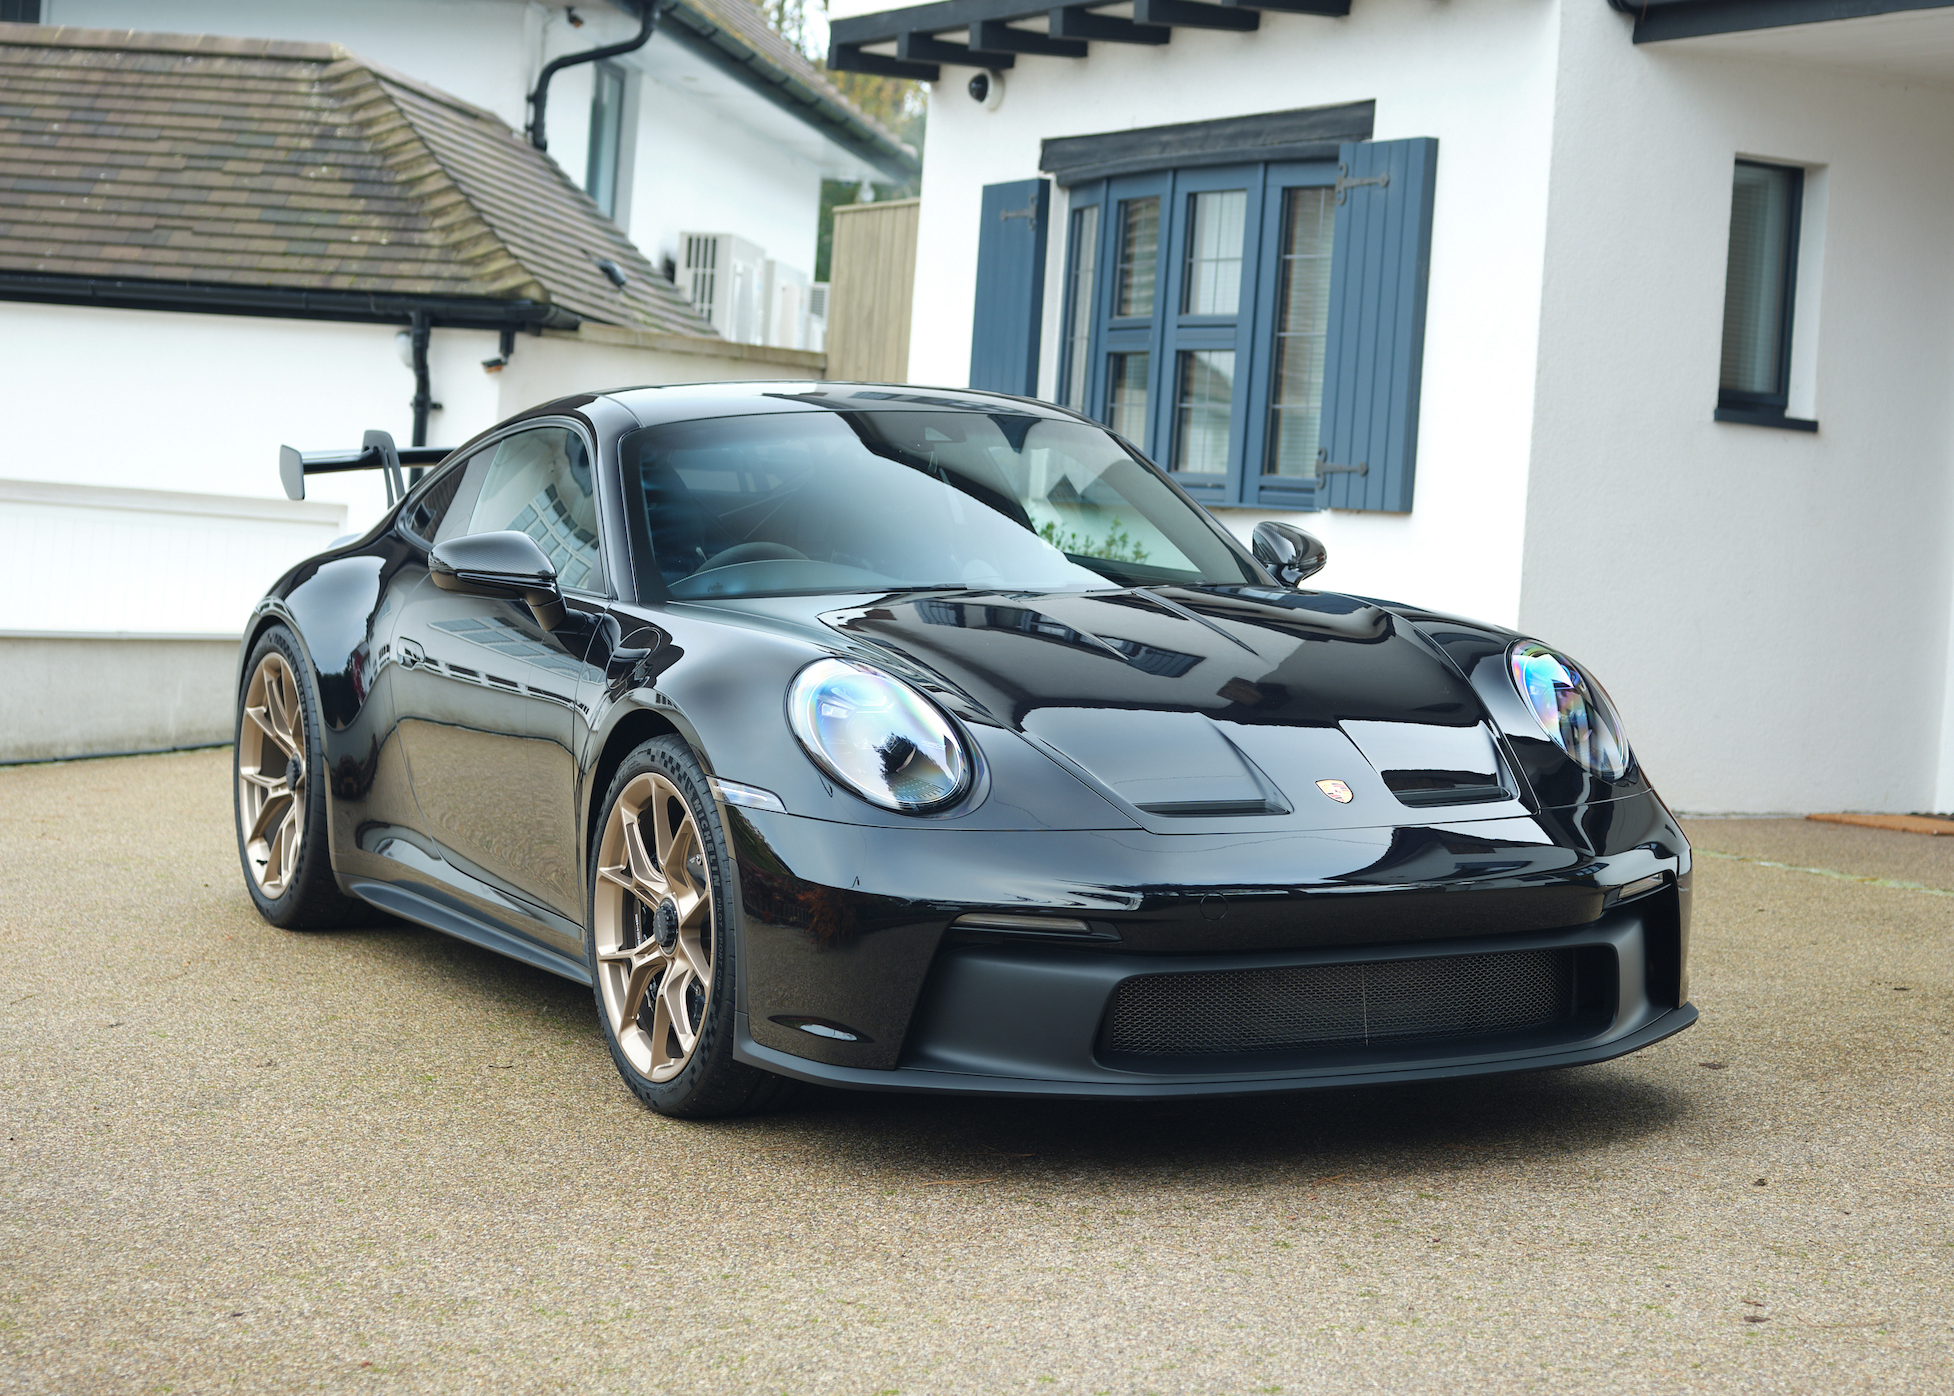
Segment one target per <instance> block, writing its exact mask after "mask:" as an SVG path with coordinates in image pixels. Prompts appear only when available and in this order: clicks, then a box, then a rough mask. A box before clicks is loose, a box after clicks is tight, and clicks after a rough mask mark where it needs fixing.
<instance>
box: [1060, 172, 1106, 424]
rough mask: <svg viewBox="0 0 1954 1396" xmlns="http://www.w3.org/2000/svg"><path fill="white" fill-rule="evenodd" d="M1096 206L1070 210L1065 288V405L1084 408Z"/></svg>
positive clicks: (1095, 263) (1089, 359)
mask: <svg viewBox="0 0 1954 1396" xmlns="http://www.w3.org/2000/svg"><path fill="white" fill-rule="evenodd" d="M1098 249H1099V205H1098V204H1087V205H1086V206H1085V207H1084V208H1081V209H1075V210H1073V213H1072V256H1071V262H1070V264H1071V268H1072V282H1071V285H1070V286H1069V287H1067V289H1066V300H1067V302H1068V311H1069V313H1068V315H1067V317H1066V323H1067V326H1068V333H1067V337H1066V341H1065V391H1064V393H1063V394H1062V396H1063V399H1064V402H1065V405H1066V406H1067V407H1069V408H1071V409H1072V410H1073V411H1074V412H1083V411H1085V410H1086V379H1087V376H1088V374H1087V370H1088V369H1090V368H1091V367H1092V357H1091V355H1092V286H1093V278H1094V277H1095V276H1097V275H1098V271H1099V258H1098V255H1097V254H1098Z"/></svg>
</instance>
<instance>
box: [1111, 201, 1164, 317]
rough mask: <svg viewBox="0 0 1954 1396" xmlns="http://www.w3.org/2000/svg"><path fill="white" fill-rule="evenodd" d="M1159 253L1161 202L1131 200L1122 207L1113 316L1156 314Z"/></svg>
mask: <svg viewBox="0 0 1954 1396" xmlns="http://www.w3.org/2000/svg"><path fill="white" fill-rule="evenodd" d="M1159 250H1160V199H1159V198H1158V197H1157V196H1156V197H1152V198H1146V199H1128V200H1127V201H1126V202H1125V203H1123V204H1121V205H1120V238H1119V292H1118V294H1117V295H1116V296H1115V297H1114V298H1113V301H1114V304H1113V314H1114V315H1117V316H1119V317H1121V318H1122V319H1124V318H1129V317H1132V316H1138V315H1151V314H1153V283H1154V275H1155V263H1156V261H1157V260H1158V257H1157V254H1158V253H1159Z"/></svg>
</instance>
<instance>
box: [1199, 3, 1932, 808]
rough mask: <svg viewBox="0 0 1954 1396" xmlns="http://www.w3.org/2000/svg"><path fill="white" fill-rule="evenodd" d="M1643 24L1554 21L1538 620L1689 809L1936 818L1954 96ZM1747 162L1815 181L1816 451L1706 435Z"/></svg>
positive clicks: (1807, 370) (1809, 405) (1529, 617)
mask: <svg viewBox="0 0 1954 1396" xmlns="http://www.w3.org/2000/svg"><path fill="white" fill-rule="evenodd" d="M1628 25H1629V21H1628V20H1627V19H1626V18H1625V17H1623V16H1620V15H1617V14H1614V13H1612V12H1611V11H1609V10H1608V9H1607V8H1606V7H1605V6H1603V5H1601V4H1600V3H1598V0H1597V3H1576V4H1572V5H1570V6H1569V7H1568V10H1567V13H1566V16H1565V18H1564V21H1563V31H1562V33H1563V53H1562V56H1561V60H1560V61H1561V70H1562V74H1563V76H1562V80H1561V83H1560V89H1559V100H1558V104H1557V109H1556V112H1555V141H1554V159H1553V197H1552V202H1551V206H1550V218H1549V224H1548V229H1549V231H1548V253H1547V266H1548V277H1547V283H1546V284H1547V294H1546V300H1545V304H1544V306H1543V312H1542V329H1541V345H1540V376H1539V385H1538V390H1537V395H1536V396H1537V400H1538V403H1539V407H1538V412H1537V418H1536V430H1535V435H1534V441H1533V447H1532V457H1533V470H1532V475H1531V482H1530V488H1529V493H1528V502H1527V510H1526V523H1527V528H1526V573H1525V582H1524V585H1523V588H1522V593H1521V605H1520V618H1521V621H1522V622H1523V624H1524V625H1525V627H1526V628H1527V629H1529V630H1531V631H1534V632H1537V633H1539V634H1541V635H1543V636H1545V637H1547V638H1549V639H1551V640H1552V641H1554V642H1555V643H1558V644H1562V645H1565V646H1566V647H1567V648H1568V649H1569V650H1571V651H1572V652H1573V653H1574V654H1575V655H1577V656H1578V657H1580V658H1582V659H1584V660H1586V661H1587V662H1589V663H1591V664H1593V665H1594V666H1595V668H1596V670H1597V671H1598V672H1599V673H1600V675H1601V676H1602V679H1603V681H1604V682H1606V683H1607V684H1608V685H1609V686H1610V689H1611V691H1612V693H1613V694H1614V696H1615V698H1616V699H1617V701H1618V702H1619V703H1620V705H1621V706H1622V707H1623V708H1624V709H1625V710H1626V713H1627V716H1628V721H1629V723H1630V736H1631V739H1632V740H1633V741H1634V742H1635V744H1636V747H1637V749H1638V750H1639V751H1640V752H1641V753H1642V756H1643V758H1644V760H1645V761H1646V762H1647V763H1648V766H1649V769H1650V770H1651V772H1652V773H1653V775H1654V777H1655V779H1656V780H1657V782H1658V783H1659V784H1660V786H1661V788H1662V789H1663V791H1664V792H1665V794H1666V795H1667V796H1668V797H1669V798H1670V799H1671V801H1672V803H1675V804H1677V805H1679V806H1680V807H1682V808H1685V809H1696V810H1715V809H1724V810H1739V811H1768V810H1799V809H1815V808H1820V809H1822V808H1831V809H1871V810H1900V811H1906V810H1919V809H1926V808H1939V809H1947V808H1950V807H1951V806H1954V771H1950V769H1949V766H1950V756H1954V741H1950V735H1954V734H1949V733H1948V732H1947V731H1946V729H1945V724H1946V721H1947V683H1948V680H1949V677H1950V674H1949V665H1948V660H1947V657H1946V656H1947V639H1948V626H1949V609H1948V600H1949V585H1950V580H1949V579H1950V564H1951V563H1954V558H1951V557H1950V553H1951V552H1954V528H1950V507H1949V506H1950V500H1949V490H1950V483H1951V481H1954V477H1951V476H1950V472H1949V445H1950V419H1949V386H1950V382H1954V354H1950V348H1951V347H1954V346H1951V344H1950V337H1951V336H1954V242H1951V241H1950V240H1949V238H1948V236H1947V229H1948V228H1949V227H1950V226H1954V92H1948V91H1945V90H1940V89H1936V88H1933V87H1927V86H1922V85H1918V84H1914V85H1908V84H1905V83H1902V82H1899V81H1880V80H1877V79H1874V78H1870V77H1861V76H1855V75H1852V74H1848V73H1843V72H1835V71H1831V70H1828V69H1825V68H1819V67H1806V66H1794V65H1791V64H1785V63H1774V62H1763V61H1756V60H1750V59H1745V58H1737V57H1731V56H1728V55H1727V54H1723V53H1718V54H1705V53H1698V52H1691V51H1688V50H1687V49H1678V48H1676V47H1673V46H1641V47H1636V46H1633V45H1631V44H1630V43H1629V41H1628V33H1627V29H1628ZM1176 41H1177V42H1178V39H1177V40H1176ZM1577 75H1578V76H1577ZM1740 155H1745V156H1755V157H1759V158H1764V159H1770V160H1778V161H1784V162H1788V163H1798V164H1807V165H1814V166H1818V167H1821V170H1820V173H1819V174H1818V175H1817V176H1815V177H1813V178H1811V180H1810V183H1811V186H1812V188H1813V189H1814V190H1815V191H1817V192H1820V193H1822V195H1823V197H1822V199H1821V200H1820V202H1821V203H1822V207H1821V208H1817V209H1814V208H1811V207H1809V206H1808V208H1807V211H1806V223H1807V228H1806V233H1807V236H1806V238H1805V240H1804V245H1803V248H1802V252H1801V262H1802V267H1801V270H1802V272H1803V273H1804V275H1803V277H1802V278H1801V282H1800V287H1799V299H1798V302H1797V312H1796V313H1797V326H1796V334H1797V337H1798V343H1797V345H1796V350H1795V354H1794V357H1795V358H1797V359H1799V360H1802V361H1803V368H1802V373H1801V376H1802V378H1803V380H1804V382H1803V383H1802V384H1795V385H1794V391H1796V390H1797V389H1799V388H1802V391H1803V396H1804V398H1805V401H1804V403H1803V404H1799V403H1797V402H1794V413H1796V412H1797V409H1798V408H1799V407H1800V406H1801V405H1802V406H1803V407H1804V408H1805V409H1806V412H1807V413H1808V414H1809V415H1811V416H1814V417H1816V419H1817V421H1818V423H1819V430H1818V432H1817V433H1816V434H1807V433H1801V432H1791V431H1784V430H1777V429H1770V428H1760V427H1752V426H1738V425H1730V424H1718V423H1715V422H1713V421H1712V420H1711V417H1710V414H1711V410H1712V408H1713V407H1714V406H1715V404H1716V392H1717V372H1718V364H1719V358H1720V353H1721V329H1722V312H1723V290H1724V271H1725V257H1726V249H1727V247H1728V228H1729V218H1730V184H1731V166H1732V162H1733V161H1734V160H1735V159H1736V158H1737V157H1738V156H1740ZM1442 162H1443V155H1441V166H1440V168H1441V169H1443V168H1444V166H1443V163H1442ZM1815 225H1822V226H1815ZM1427 355H1428V358H1427V364H1428V370H1427V371H1428V373H1429V371H1430V366H1431V365H1435V364H1437V363H1438V362H1439V360H1438V359H1437V358H1436V357H1435V353H1434V350H1433V349H1432V348H1428V349H1427ZM1428 381H1429V379H1428ZM1423 487H1424V482H1423V480H1422V479H1421V481H1420V489H1421V490H1422V489H1423ZM1937 777H1938V780H1939V788H1938V790H1937V789H1936V778H1937Z"/></svg>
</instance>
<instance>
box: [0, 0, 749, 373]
mask: <svg viewBox="0 0 1954 1396" xmlns="http://www.w3.org/2000/svg"><path fill="white" fill-rule="evenodd" d="M600 258H602V259H605V260H608V261H611V262H613V263H615V264H616V265H617V266H618V267H619V268H621V269H622V271H623V273H624V275H625V278H626V284H625V285H624V286H623V287H622V288H619V287H617V286H616V285H614V284H613V283H612V281H611V280H610V279H609V278H608V277H607V276H606V274H605V273H604V271H603V270H602V269H601V268H600V267H599V266H598V259H600ZM0 272H28V273H39V274H43V275H56V276H74V277H118V278H155V279H159V280H168V281H178V282H196V283H216V284H223V285H229V286H251V287H275V288H287V289H307V290H319V291H352V292H369V293H374V294H379V295H387V296H396V297H398V296H426V297H444V298H457V297H465V298H493V299H503V300H528V301H532V302H538V303H542V304H546V305H556V306H560V307H562V308H564V309H565V310H568V311H571V312H573V313H575V314H576V315H579V316H582V317H585V318H588V319H592V320H599V321H604V322H607V323H610V324H615V325H628V326H635V327H639V328H644V329H650V330H658V331H664V332H668V333H677V334H688V335H710V334H713V333H714V331H713V330H712V328H711V326H710V325H708V324H707V322H706V321H705V320H704V319H702V318H701V317H700V316H699V315H698V314H696V313H695V312H694V311H693V310H692V308H691V306H690V305H688V304H687V303H686V301H685V299H684V298H683V297H682V296H680V295H679V293H678V291H677V290H676V288H674V287H673V286H672V285H671V283H669V282H667V281H666V280H665V279H664V278H663V277H662V276H661V275H659V274H658V273H657V272H656V271H654V270H653V268H652V267H651V265H650V263H648V262H647V261H646V260H645V258H644V256H643V254H642V253H640V252H639V251H638V250H637V248H636V247H634V246H633V245H632V243H631V241H630V239H629V238H627V237H625V235H624V233H623V232H622V231H621V230H620V229H619V228H618V227H617V225H616V224H614V223H612V222H611V221H610V220H609V219H608V218H606V217H605V216H604V215H603V213H602V212H601V211H599V209H598V208H597V205H596V204H595V203H593V202H592V201H591V200H590V198H589V197H588V196H587V195H585V194H584V193H583V191H582V190H580V189H578V188H577V187H576V186H575V185H574V184H572V183H571V182H570V180H569V179H568V178H567V177H566V176H565V175H564V173H563V171H562V170H561V169H559V168H558V167H557V166H556V164H555V163H554V162H553V161H551V160H550V159H549V157H548V156H546V155H544V154H542V153H541V152H539V151H537V150H535V149H533V148H532V147H531V146H530V145H529V144H528V142H526V141H524V140H523V139H522V138H521V137H520V136H519V135H517V134H516V133H515V132H513V131H511V130H510V129H509V128H508V127H507V126H505V125H504V124H503V123H502V122H501V120H500V119H498V118H497V117H495V116H494V115H493V114H491V113H489V112H486V111H483V110H481V109H480V108H478V107H473V106H470V105H469V104H467V103H465V102H462V101H460V100H459V99H457V98H454V97H451V96H448V95H447V94H446V93H443V92H439V91H437V90H436V89H434V88H431V87H428V86H426V85H424V84H422V83H419V82H416V81H414V80H413V79H410V78H406V77H403V76H401V75H400V74H397V73H392V72H389V71H387V70H386V69H383V68H379V67H376V66H374V65H373V64H370V63H366V62H364V61H362V60H360V59H358V58H355V57H353V56H352V55H350V54H348V53H347V52H346V51H345V50H344V49H341V48H339V47H338V46H337V45H332V44H311V43H288V42H280V41H274V40H260V39H225V38H213V37H207V36H194V35H189V36H186V35H169V34H139V33H126V32H121V31H110V30H91V29H62V28H53V27H48V26H40V25H24V24H0Z"/></svg>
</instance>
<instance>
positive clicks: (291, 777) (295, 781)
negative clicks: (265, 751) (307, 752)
mask: <svg viewBox="0 0 1954 1396" xmlns="http://www.w3.org/2000/svg"><path fill="white" fill-rule="evenodd" d="M304 783H305V763H304V762H303V761H301V760H299V759H298V757H296V756H294V757H291V758H289V759H288V760H287V761H286V762H285V788H286V789H287V790H296V789H298V788H299V786H301V785H302V784H304Z"/></svg>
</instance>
